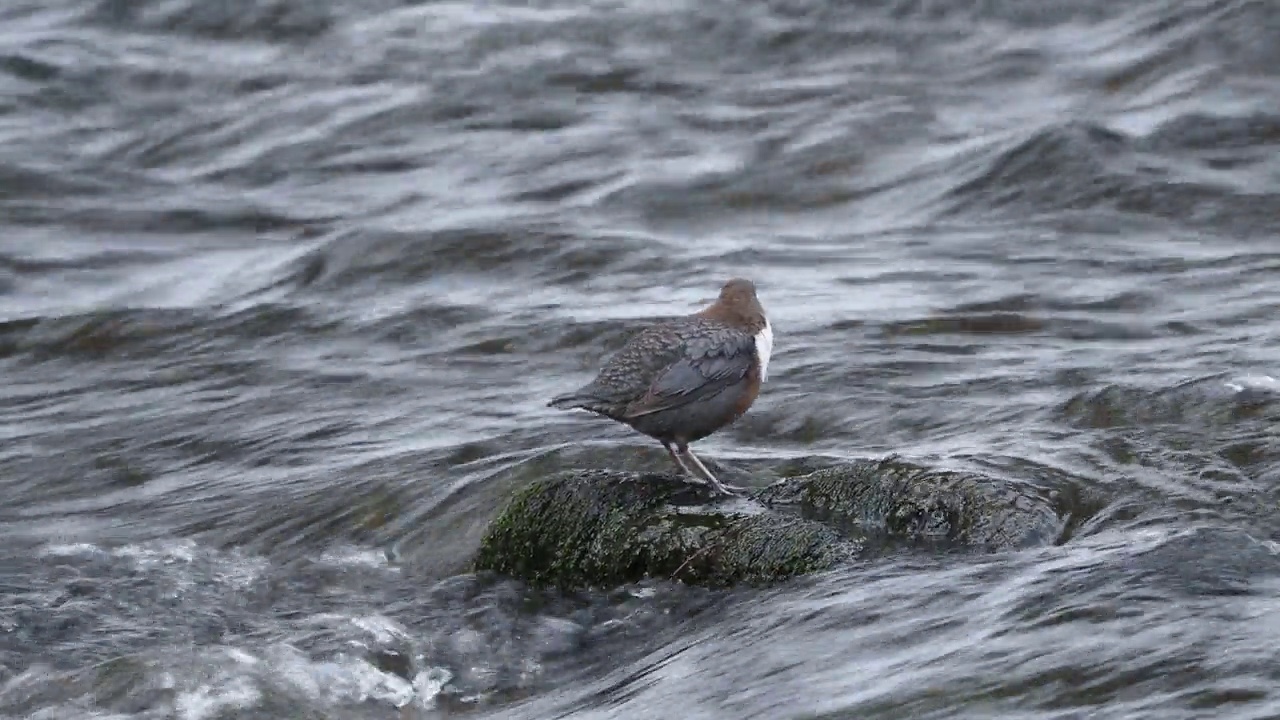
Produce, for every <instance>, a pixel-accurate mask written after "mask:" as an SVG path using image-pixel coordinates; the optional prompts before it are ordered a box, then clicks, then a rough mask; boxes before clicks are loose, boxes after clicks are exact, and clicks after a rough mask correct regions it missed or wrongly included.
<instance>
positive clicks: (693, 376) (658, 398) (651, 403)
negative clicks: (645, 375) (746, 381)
mask: <svg viewBox="0 0 1280 720" xmlns="http://www.w3.org/2000/svg"><path fill="white" fill-rule="evenodd" d="M754 352H755V339H754V338H752V337H751V336H749V335H745V334H743V333H740V332H735V331H732V330H725V331H722V332H716V333H712V334H710V335H707V336H703V337H697V338H694V339H691V340H689V341H688V342H687V343H686V345H685V352H684V353H683V354H682V356H681V357H680V358H679V359H678V360H676V361H675V362H673V363H672V364H670V365H668V366H667V367H666V368H665V369H664V370H663V371H662V372H660V373H658V375H657V377H655V378H654V379H653V381H652V383H650V385H649V387H648V390H647V392H645V393H644V395H643V396H642V397H640V398H639V399H638V400H636V401H635V402H633V403H631V405H630V406H629V407H628V408H627V413H626V415H627V417H628V418H636V417H641V416H643V415H649V414H652V413H656V412H661V411H663V410H671V409H673V408H678V407H681V406H682V405H687V404H689V403H692V402H698V401H700V400H703V399H706V398H711V397H714V396H715V395H716V394H718V393H720V392H722V391H723V390H724V389H725V388H728V387H731V386H733V385H735V384H737V383H739V382H742V380H743V378H745V377H746V376H747V373H748V372H749V371H750V370H751V363H752V361H753V360H754V357H755V356H754Z"/></svg>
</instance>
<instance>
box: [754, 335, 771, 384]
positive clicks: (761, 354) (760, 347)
mask: <svg viewBox="0 0 1280 720" xmlns="http://www.w3.org/2000/svg"><path fill="white" fill-rule="evenodd" d="M772 354H773V326H771V325H769V321H768V320H765V321H764V327H762V328H760V332H758V333H756V357H757V358H759V359H760V382H764V381H765V380H768V379H769V356H770V355H772Z"/></svg>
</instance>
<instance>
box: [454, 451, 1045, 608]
mask: <svg viewBox="0 0 1280 720" xmlns="http://www.w3.org/2000/svg"><path fill="white" fill-rule="evenodd" d="M1062 528H1063V521H1062V520H1061V518H1059V517H1058V515H1057V513H1056V512H1055V511H1054V509H1053V507H1052V505H1051V504H1050V503H1049V502H1048V501H1047V500H1046V499H1044V498H1042V497H1041V496H1040V495H1039V494H1038V493H1037V492H1036V491H1035V490H1034V489H1032V488H1026V489H1023V488H1019V487H1016V486H1014V485H1012V484H1010V483H1007V482H1004V481H1001V480H998V479H994V478H990V477H987V476H985V475H981V474H977V473H968V472H957V471H947V470H935V469H930V468H927V467H923V466H919V465H914V464H912V463H908V462H905V461H902V460H898V459H894V458H890V459H885V460H865V461H856V462H852V463H846V464H842V465H839V466H835V467H830V468H825V469H822V470H817V471H814V472H811V473H808V474H806V475H802V476H798V477H794V478H789V479H786V480H782V481H779V482H777V483H775V484H773V485H771V486H769V487H767V488H764V489H762V490H760V491H757V492H756V493H755V494H754V495H753V496H752V497H751V498H723V497H717V496H715V495H714V494H713V493H712V492H711V490H710V489H709V488H707V487H706V486H705V485H701V484H696V483H694V482H691V481H689V480H687V479H685V478H683V477H680V476H678V475H673V474H666V473H642V472H625V471H619V470H573V471H567V472H562V473H558V474H555V475H550V476H547V477H545V478H542V479H539V480H536V481H534V482H533V483H531V484H530V485H529V486H527V487H525V488H524V489H522V490H520V491H519V492H518V493H517V494H516V496H515V497H514V498H513V499H512V500H511V502H510V503H509V504H508V505H507V507H506V508H505V509H504V510H503V511H502V512H501V513H499V515H498V516H497V518H496V519H495V520H494V521H493V522H492V524H491V525H490V526H489V528H488V530H487V532H486V534H485V536H484V538H483V539H482V540H481V543H480V549H479V552H478V554H477V555H476V558H475V560H474V562H473V569H475V570H478V571H486V570H487V571H494V572H497V573H500V574H503V575H507V576H509V577H514V578H517V579H519V580H522V581H524V582H527V583H530V584H532V585H539V586H553V587H558V588H561V589H571V588H583V587H616V586H618V585H622V584H626V583H631V582H637V581H640V580H643V579H646V578H665V579H676V580H680V581H683V582H686V583H690V584H696V585H703V586H710V587H722V586H729V585H735V584H749V585H763V584H769V583H775V582H779V581H783V580H787V579H789V578H793V577H796V576H799V575H804V574H807V573H812V572H816V571H821V570H826V569H829V568H833V567H836V566H838V565H840V564H843V563H846V562H849V561H851V560H854V559H856V558H858V557H860V556H864V555H865V551H867V550H868V549H870V550H875V549H877V545H879V546H886V545H894V544H898V543H901V542H907V543H924V544H943V545H947V546H949V547H953V548H961V549H964V548H974V549H1000V548H1016V547H1025V546H1029V545H1042V544H1047V543H1050V542H1053V541H1054V540H1056V539H1057V538H1058V537H1059V536H1060V535H1061V532H1062Z"/></svg>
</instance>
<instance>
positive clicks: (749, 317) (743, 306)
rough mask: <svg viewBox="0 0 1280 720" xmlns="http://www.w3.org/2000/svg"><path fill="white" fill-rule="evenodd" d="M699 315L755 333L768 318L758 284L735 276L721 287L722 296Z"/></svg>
mask: <svg viewBox="0 0 1280 720" xmlns="http://www.w3.org/2000/svg"><path fill="white" fill-rule="evenodd" d="M698 314H699V315H701V316H703V317H707V318H712V319H715V320H719V321H721V322H724V323H728V324H730V325H733V326H735V327H740V328H742V329H744V330H747V331H748V332H750V333H751V334H753V335H754V334H755V333H757V332H759V331H760V329H761V328H763V327H764V326H765V323H766V322H767V320H766V319H765V315H764V307H763V306H761V305H760V299H759V298H757V297H756V284H755V283H753V282H751V281H750V280H748V279H746V278H733V279H732V280H730V281H728V282H726V283H725V284H724V287H721V288H720V297H718V298H716V301H715V302H714V303H712V304H711V305H710V306H709V307H707V308H706V309H705V310H703V311H702V312H700V313H698Z"/></svg>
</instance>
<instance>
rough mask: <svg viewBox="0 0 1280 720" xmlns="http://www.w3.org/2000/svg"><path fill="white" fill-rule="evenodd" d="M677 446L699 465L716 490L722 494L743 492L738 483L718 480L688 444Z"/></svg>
mask: <svg viewBox="0 0 1280 720" xmlns="http://www.w3.org/2000/svg"><path fill="white" fill-rule="evenodd" d="M677 448H678V449H679V451H680V453H681V454H682V455H685V456H687V457H688V458H689V459H690V460H692V461H693V464H694V465H695V466H697V468H698V471H699V472H701V473H702V476H703V477H704V478H706V479H707V482H708V483H710V484H711V487H713V488H715V489H716V492H718V493H720V494H721V495H737V494H738V493H740V492H742V490H743V488H740V487H737V486H736V485H724V484H723V483H721V482H720V481H719V480H717V479H716V476H715V475H712V474H711V471H710V470H708V469H707V466H706V465H703V464H702V461H701V460H699V459H698V456H697V455H694V454H693V450H691V449H689V446H688V445H683V444H682V445H679V446H677Z"/></svg>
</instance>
